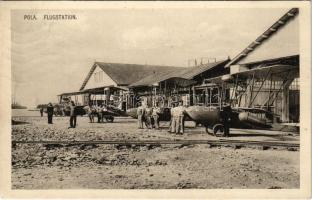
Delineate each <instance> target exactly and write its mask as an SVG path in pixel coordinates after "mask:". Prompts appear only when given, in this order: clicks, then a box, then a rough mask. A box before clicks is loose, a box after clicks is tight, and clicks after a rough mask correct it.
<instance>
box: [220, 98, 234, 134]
mask: <svg viewBox="0 0 312 200" xmlns="http://www.w3.org/2000/svg"><path fill="white" fill-rule="evenodd" d="M231 113H232V108H231V104H225V105H224V106H223V111H222V113H221V116H222V123H223V128H224V137H229V136H230V125H231V124H230V122H231Z"/></svg>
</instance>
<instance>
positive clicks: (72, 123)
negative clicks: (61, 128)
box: [68, 101, 77, 128]
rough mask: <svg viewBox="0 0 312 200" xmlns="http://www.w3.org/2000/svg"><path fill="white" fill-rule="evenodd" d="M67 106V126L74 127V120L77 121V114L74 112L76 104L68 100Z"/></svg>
mask: <svg viewBox="0 0 312 200" xmlns="http://www.w3.org/2000/svg"><path fill="white" fill-rule="evenodd" d="M69 107H70V119H69V124H70V127H68V128H76V121H77V116H76V113H75V108H76V105H75V103H74V102H73V101H70V105H69Z"/></svg>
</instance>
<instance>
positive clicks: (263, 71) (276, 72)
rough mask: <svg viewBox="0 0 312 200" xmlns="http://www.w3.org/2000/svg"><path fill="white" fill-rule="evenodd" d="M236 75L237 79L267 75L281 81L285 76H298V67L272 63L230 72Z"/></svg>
mask: <svg viewBox="0 0 312 200" xmlns="http://www.w3.org/2000/svg"><path fill="white" fill-rule="evenodd" d="M232 76H238V78H239V79H244V78H250V77H253V76H254V77H255V78H256V79H263V78H265V77H267V76H268V79H269V80H270V79H271V76H272V80H274V81H282V80H284V79H285V78H287V77H292V78H298V77H299V67H298V66H292V65H272V66H268V67H258V68H255V69H251V70H247V71H242V72H238V73H235V74H232Z"/></svg>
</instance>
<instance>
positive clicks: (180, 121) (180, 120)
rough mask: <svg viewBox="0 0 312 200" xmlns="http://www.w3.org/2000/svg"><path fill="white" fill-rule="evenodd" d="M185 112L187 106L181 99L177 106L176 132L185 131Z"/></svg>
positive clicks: (181, 132)
mask: <svg viewBox="0 0 312 200" xmlns="http://www.w3.org/2000/svg"><path fill="white" fill-rule="evenodd" d="M184 114H185V108H184V106H183V102H182V101H179V105H178V107H177V108H176V131H175V132H176V133H177V134H183V133H184Z"/></svg>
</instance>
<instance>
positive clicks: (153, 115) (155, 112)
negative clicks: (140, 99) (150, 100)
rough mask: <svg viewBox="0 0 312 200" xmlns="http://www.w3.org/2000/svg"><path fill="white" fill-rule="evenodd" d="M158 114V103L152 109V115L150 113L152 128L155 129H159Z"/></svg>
mask: <svg viewBox="0 0 312 200" xmlns="http://www.w3.org/2000/svg"><path fill="white" fill-rule="evenodd" d="M158 114H160V107H159V103H158V102H157V103H156V106H155V107H154V108H153V113H152V118H153V121H154V128H155V129H159V116H158Z"/></svg>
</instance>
